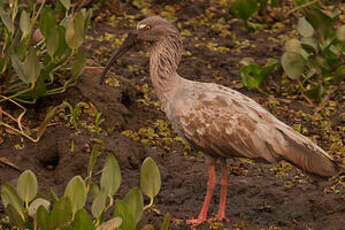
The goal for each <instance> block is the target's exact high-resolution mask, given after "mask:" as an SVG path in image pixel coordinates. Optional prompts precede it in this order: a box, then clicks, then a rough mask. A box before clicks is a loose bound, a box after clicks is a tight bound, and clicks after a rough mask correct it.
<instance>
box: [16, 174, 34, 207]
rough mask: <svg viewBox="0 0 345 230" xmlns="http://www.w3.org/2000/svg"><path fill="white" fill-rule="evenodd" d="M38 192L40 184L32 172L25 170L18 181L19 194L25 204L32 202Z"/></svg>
mask: <svg viewBox="0 0 345 230" xmlns="http://www.w3.org/2000/svg"><path fill="white" fill-rule="evenodd" d="M37 191H38V182H37V178H36V176H35V174H34V173H33V172H32V171H31V170H25V171H24V172H23V173H22V174H20V176H19V178H18V180H17V193H18V195H19V197H20V198H21V199H22V200H24V202H25V203H27V204H28V203H29V202H30V201H32V200H33V199H34V198H35V196H36V194H37Z"/></svg>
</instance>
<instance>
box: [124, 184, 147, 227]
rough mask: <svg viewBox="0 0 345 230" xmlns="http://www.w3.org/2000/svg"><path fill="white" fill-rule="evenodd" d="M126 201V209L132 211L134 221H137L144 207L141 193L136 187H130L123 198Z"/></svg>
mask: <svg viewBox="0 0 345 230" xmlns="http://www.w3.org/2000/svg"><path fill="white" fill-rule="evenodd" d="M123 201H124V202H125V203H126V206H127V207H128V209H129V210H130V211H131V212H132V215H133V216H134V218H135V220H136V223H138V222H139V221H140V219H141V216H142V213H143V209H144V198H143V195H142V193H141V192H140V190H139V189H138V188H136V187H135V188H133V189H131V190H130V191H129V192H128V193H127V194H126V196H125V198H124V199H123Z"/></svg>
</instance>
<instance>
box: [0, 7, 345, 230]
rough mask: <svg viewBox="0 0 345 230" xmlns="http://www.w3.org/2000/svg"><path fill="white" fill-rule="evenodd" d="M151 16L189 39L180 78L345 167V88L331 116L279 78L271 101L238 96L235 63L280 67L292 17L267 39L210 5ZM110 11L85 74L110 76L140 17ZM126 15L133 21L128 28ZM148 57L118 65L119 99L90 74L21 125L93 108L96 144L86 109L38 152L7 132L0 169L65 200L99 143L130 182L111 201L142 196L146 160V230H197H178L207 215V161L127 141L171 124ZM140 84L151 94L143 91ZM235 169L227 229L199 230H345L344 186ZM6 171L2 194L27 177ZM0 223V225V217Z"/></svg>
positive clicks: (249, 167)
mask: <svg viewBox="0 0 345 230" xmlns="http://www.w3.org/2000/svg"><path fill="white" fill-rule="evenodd" d="M168 2H169V3H168ZM126 7H127V8H126ZM169 7H170V8H169ZM149 9H150V10H151V11H152V12H153V13H156V14H160V15H162V16H163V17H166V18H167V19H168V20H170V21H172V22H173V23H174V24H175V25H178V26H179V29H180V31H181V32H182V33H183V38H184V44H185V51H187V52H185V55H184V56H183V59H182V63H181V65H180V67H179V73H180V74H181V75H182V76H184V77H186V78H189V79H193V80H197V81H204V82H217V83H219V84H223V85H226V86H229V87H232V88H236V89H238V90H239V91H240V92H242V93H244V94H246V95H248V96H250V97H251V98H253V99H255V100H256V101H258V102H259V103H261V104H263V105H264V106H265V107H266V108H267V109H268V110H270V111H271V112H272V113H273V114H275V115H276V116H277V117H279V118H280V119H281V120H283V121H284V122H286V123H287V124H289V125H291V126H294V125H296V124H300V125H301V126H302V129H303V128H304V133H305V134H306V135H307V136H310V137H311V138H313V139H314V140H316V141H318V143H319V145H320V146H322V147H323V148H324V149H325V150H327V151H329V152H330V153H331V154H332V155H333V156H335V158H336V159H338V160H340V161H341V160H342V159H344V158H345V152H344V142H345V134H344V127H345V120H344V117H345V116H344V113H345V93H344V92H345V83H344V82H340V83H337V84H338V89H337V90H336V91H335V92H334V93H333V94H331V95H329V98H328V100H329V101H332V102H333V101H334V102H336V105H333V104H330V103H328V102H326V103H325V105H324V106H319V105H318V104H317V103H315V104H314V105H312V106H311V105H309V104H308V103H307V102H306V101H305V99H304V98H303V97H301V96H300V93H299V92H298V90H297V89H296V87H293V86H294V85H296V83H295V82H292V81H288V80H287V79H286V77H284V76H281V74H280V72H279V71H275V72H274V74H273V76H272V77H271V79H270V81H269V82H268V84H267V89H268V91H269V94H271V96H268V95H264V94H261V93H258V92H257V91H255V90H248V89H247V88H245V87H243V86H242V84H241V80H240V72H239V69H240V65H239V62H240V60H241V59H242V58H244V57H253V58H254V59H255V60H256V61H257V62H258V63H259V64H264V63H265V62H266V59H267V58H270V57H274V58H277V59H279V57H280V56H281V54H282V52H283V48H282V47H283V44H284V41H283V39H284V36H291V34H293V33H292V32H291V31H292V25H293V24H294V22H295V18H294V17H293V16H291V18H283V17H282V18H280V17H277V18H274V17H273V16H272V17H268V16H267V17H260V18H258V19H256V20H266V18H269V19H270V20H268V22H266V21H263V22H264V23H265V25H266V29H265V30H261V31H258V32H250V31H246V30H244V29H243V23H242V22H241V21H238V20H234V18H233V17H232V16H231V15H230V14H228V13H227V10H226V8H224V7H223V6H221V5H217V4H213V3H208V1H200V2H199V1H185V2H182V3H180V2H179V1H171V2H170V1H154V4H152V5H151V6H150V8H149ZM173 9H174V10H173ZM111 10H112V11H113V12H115V13H117V14H118V16H116V18H115V19H114V20H111V19H110V16H111V14H112V13H110V11H109V10H107V9H102V11H101V10H100V11H99V12H97V11H96V15H98V17H96V18H95V19H97V20H96V21H98V22H96V23H95V25H94V29H93V30H92V31H90V34H89V38H88V39H87V40H86V42H85V45H84V48H85V50H86V51H87V52H88V54H89V55H88V57H89V59H90V60H89V61H88V65H89V66H100V65H102V66H104V64H105V62H106V60H107V58H108V57H109V56H110V54H111V52H112V51H113V49H114V48H117V47H118V46H119V44H120V42H119V41H121V40H119V39H120V38H121V35H122V34H124V33H125V32H126V31H128V29H130V28H131V26H132V27H133V26H135V24H136V23H137V22H138V21H139V20H140V19H142V18H143V17H144V14H143V13H142V12H145V11H140V10H138V9H136V8H134V7H129V6H128V5H120V7H119V9H111ZM124 11H126V12H127V15H128V16H121V15H123V12H124ZM174 11H176V12H174ZM111 25H112V26H111ZM272 30H273V31H274V32H272ZM224 31H225V32H227V33H225V32H224ZM106 32H107V33H111V34H114V35H115V36H114V37H111V38H110V39H107V38H105V37H104V36H103V35H104V34H105V33H106ZM222 32H223V33H224V37H222V36H223V34H221V33H222ZM280 35H281V36H280ZM278 36H280V37H278ZM97 38H98V39H97ZM100 38H103V39H100ZM246 40H248V41H246ZM114 41H115V42H114ZM211 43H212V44H211ZM214 44H215V45H214ZM145 47H146V48H143V47H137V48H136V50H133V51H130V52H129V53H128V54H127V55H126V56H124V57H122V58H121V60H118V61H117V64H116V65H115V64H114V67H113V69H112V72H109V73H108V77H110V78H111V79H113V80H114V79H115V80H117V83H119V84H118V85H117V86H116V87H110V86H108V85H106V86H104V85H103V86H100V85H98V81H99V76H100V74H101V72H100V71H101V70H99V71H97V70H85V72H84V73H83V74H82V76H81V77H80V81H79V82H78V84H77V85H76V86H74V87H72V88H70V89H69V90H68V91H67V92H66V93H65V94H63V95H59V96H57V97H53V98H44V99H42V100H41V101H40V102H39V103H38V104H37V105H34V106H32V107H30V108H28V109H29V112H28V115H27V116H26V117H25V118H24V125H25V126H29V127H31V128H32V127H38V126H39V123H40V122H41V121H42V120H43V118H44V114H45V113H46V111H47V109H48V107H49V106H51V105H57V104H59V103H61V102H62V100H66V101H68V102H69V103H70V104H71V105H73V106H75V105H76V104H78V103H79V102H86V103H88V105H94V106H95V108H97V110H98V111H99V112H101V113H102V117H103V118H104V119H105V121H104V122H103V123H102V124H101V125H100V127H101V131H100V132H99V133H97V132H96V131H95V124H94V119H95V118H94V115H92V113H88V112H87V109H84V113H82V115H81V116H80V119H79V123H80V125H79V126H78V128H77V129H76V128H73V127H72V126H71V124H70V123H69V122H67V121H65V120H64V116H65V115H64V114H60V116H57V117H56V118H55V121H54V122H52V125H51V126H49V127H48V129H47V131H46V133H45V134H44V135H43V137H42V139H41V140H40V141H39V142H38V143H31V142H30V141H28V140H27V139H25V138H23V137H20V136H18V135H14V134H12V133H11V132H9V131H7V130H5V129H0V137H1V140H2V141H3V142H2V143H1V144H0V157H5V158H7V159H8V160H9V161H10V162H12V163H14V164H15V165H16V166H17V167H19V168H20V169H23V170H24V169H31V170H32V171H33V172H34V173H35V174H36V175H37V177H38V180H39V184H40V192H41V193H42V194H43V195H48V192H49V189H50V188H52V189H53V190H54V191H55V192H56V193H57V194H58V195H59V196H61V195H62V194H63V191H64V188H65V186H66V184H67V182H68V181H69V180H70V179H71V178H72V177H73V176H75V175H78V174H80V175H82V176H83V177H85V176H86V170H87V165H88V160H89V156H90V151H91V149H92V146H93V145H95V144H97V143H99V141H100V140H101V141H103V142H104V148H102V149H101V151H102V152H103V153H112V154H114V155H115V156H116V158H117V160H118V161H119V164H120V166H121V170H122V177H123V182H122V185H121V188H120V190H119V192H118V193H117V195H116V198H122V197H123V196H124V194H125V193H126V192H127V191H129V189H130V188H132V187H133V186H139V170H140V165H141V163H142V161H143V159H144V158H145V157H147V156H151V157H152V158H153V159H154V160H155V161H156V162H157V164H158V166H159V168H160V171H161V175H162V188H161V191H160V193H159V195H158V196H157V198H156V199H155V201H154V210H153V209H150V210H149V211H146V212H145V214H144V215H143V219H142V221H141V223H140V225H141V226H143V225H144V224H147V223H151V224H153V225H155V226H156V229H158V228H159V226H160V224H161V222H162V221H163V217H164V215H165V214H166V213H168V212H169V213H170V214H171V216H172V217H173V218H174V221H173V223H172V224H171V228H170V229H190V227H189V226H187V225H186V224H184V222H182V221H179V220H185V219H188V218H192V217H197V215H198V213H199V211H200V208H201V206H202V202H203V199H204V196H205V193H206V182H207V168H206V165H205V163H204V157H203V156H202V154H200V153H197V152H196V151H193V150H191V151H189V150H188V149H185V148H184V145H183V144H182V143H181V142H179V141H173V142H172V143H171V144H170V143H169V144H165V142H164V141H162V140H161V139H160V138H156V139H155V140H150V139H149V138H147V137H144V136H141V138H142V139H145V138H146V139H148V141H151V142H149V144H143V142H145V141H142V140H139V141H138V142H136V141H134V140H132V139H131V138H130V137H127V136H125V135H123V134H121V133H122V132H123V131H124V130H132V131H134V132H138V130H139V129H140V128H143V127H152V126H153V125H154V122H155V121H157V120H166V117H165V115H164V113H163V112H162V111H160V109H159V105H157V103H156V102H157V98H156V97H155V95H154V92H153V91H152V87H151V83H150V79H149V73H148V58H147V57H146V56H145V55H146V53H145V51H146V50H147V47H148V46H145ZM214 47H216V49H214ZM143 50H144V52H142V51H143ZM139 51H141V52H139ZM282 78H283V79H284V81H283V80H282ZM282 82H284V83H282ZM145 84H147V86H148V88H147V89H148V90H145V87H143V86H145ZM326 110H327V111H328V112H326ZM66 114H68V111H67V110H66ZM342 114H343V115H342ZM316 115H320V116H321V117H320V119H317V118H315V117H314V116H316ZM174 135H175V134H171V136H170V137H171V138H174V137H175V136H174ZM146 143H147V142H146ZM334 145H338V146H337V147H334ZM103 163H104V154H103V155H102V156H101V157H100V158H99V161H98V163H97V165H96V170H95V171H98V170H100V169H101V168H102V166H103ZM228 166H229V167H230V168H231V175H230V180H229V194H228V202H227V215H228V217H229V218H230V219H231V222H230V223H223V225H222V224H220V225H218V224H212V225H209V224H204V225H202V226H199V227H198V228H197V229H217V228H218V229H315V230H316V229H320V230H322V229H339V230H340V229H345V227H344V226H345V178H344V176H341V175H340V176H338V177H336V178H331V179H329V180H327V179H326V180H321V181H315V180H314V179H312V178H309V177H308V176H306V175H304V174H303V173H302V172H301V171H300V170H299V169H296V168H293V169H291V170H289V166H286V163H284V162H283V163H279V164H278V165H270V164H265V163H259V162H256V163H254V162H247V161H246V160H243V159H229V160H228ZM285 166H286V167H285ZM0 168H1V170H0V183H1V184H3V183H5V182H10V183H13V184H14V183H15V180H16V178H17V177H18V176H19V174H20V172H19V171H17V170H15V169H13V168H10V167H8V166H5V165H0ZM216 189H217V192H216V193H215V195H214V198H213V200H212V202H211V206H210V210H209V217H214V215H215V213H216V211H217V205H218V201H219V189H220V188H219V186H217V188H216ZM146 202H147V201H146ZM0 213H4V210H3V207H2V206H1V208H0Z"/></svg>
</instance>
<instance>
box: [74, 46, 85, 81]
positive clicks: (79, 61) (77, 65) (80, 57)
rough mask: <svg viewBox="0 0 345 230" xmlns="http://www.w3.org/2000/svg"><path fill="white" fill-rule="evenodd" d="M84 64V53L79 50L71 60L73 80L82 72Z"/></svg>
mask: <svg viewBox="0 0 345 230" xmlns="http://www.w3.org/2000/svg"><path fill="white" fill-rule="evenodd" d="M85 63H86V56H85V53H84V52H83V51H82V50H80V51H79V52H78V54H77V55H76V56H75V57H74V58H73V62H72V77H73V78H76V77H78V76H79V75H80V74H81V72H82V70H83V69H84V67H85Z"/></svg>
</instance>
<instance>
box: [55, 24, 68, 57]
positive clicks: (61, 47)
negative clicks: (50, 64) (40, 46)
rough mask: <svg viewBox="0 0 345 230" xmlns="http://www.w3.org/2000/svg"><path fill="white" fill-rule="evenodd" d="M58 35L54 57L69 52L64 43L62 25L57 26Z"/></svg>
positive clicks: (64, 34)
mask: <svg viewBox="0 0 345 230" xmlns="http://www.w3.org/2000/svg"><path fill="white" fill-rule="evenodd" d="M58 35H59V38H58V40H59V46H58V49H57V50H56V52H55V55H56V56H60V55H62V54H63V53H65V52H66V51H68V50H69V48H68V45H67V43H66V40H65V37H66V28H65V27H64V26H62V25H59V26H58Z"/></svg>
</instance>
